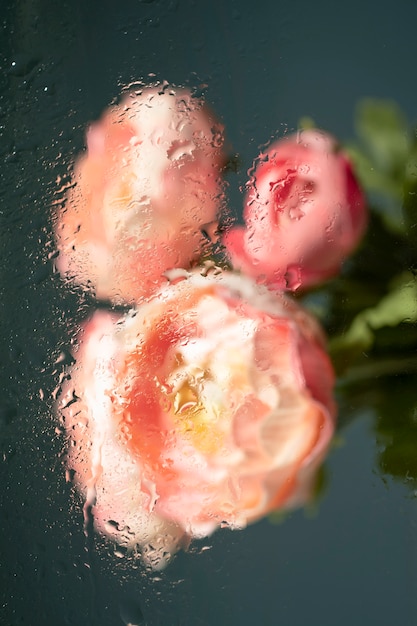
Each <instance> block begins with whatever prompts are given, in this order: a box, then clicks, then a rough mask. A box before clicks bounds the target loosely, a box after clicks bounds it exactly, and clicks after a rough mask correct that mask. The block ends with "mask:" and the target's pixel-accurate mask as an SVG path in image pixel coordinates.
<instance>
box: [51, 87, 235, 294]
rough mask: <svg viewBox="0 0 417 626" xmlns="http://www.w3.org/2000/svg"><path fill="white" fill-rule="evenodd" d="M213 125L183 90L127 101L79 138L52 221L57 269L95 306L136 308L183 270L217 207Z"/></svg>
mask: <svg viewBox="0 0 417 626" xmlns="http://www.w3.org/2000/svg"><path fill="white" fill-rule="evenodd" d="M222 142H223V134H222V127H221V125H220V124H219V123H218V122H217V121H216V120H215V119H214V117H213V115H212V114H211V113H210V111H209V110H208V108H207V107H206V106H204V105H203V103H202V102H201V101H199V100H197V99H195V98H193V97H191V94H190V92H189V91H188V90H186V89H175V90H171V91H166V90H165V91H158V89H156V88H146V89H144V90H143V92H142V93H141V94H140V95H136V94H134V93H129V94H127V95H125V96H124V98H123V99H122V101H121V103H120V104H119V105H117V106H112V107H110V108H109V109H108V110H107V111H105V113H104V114H103V116H102V118H101V119H100V120H99V121H98V122H95V123H93V124H91V126H90V127H89V129H88V131H87V151H86V153H85V154H84V155H83V156H81V157H80V158H79V159H78V160H77V161H76V164H75V168H74V179H73V183H74V184H73V185H72V187H71V190H70V193H69V194H68V196H67V198H66V201H65V203H64V205H63V207H62V208H61V209H60V211H59V212H58V214H57V219H56V228H55V230H56V238H57V244H58V249H59V251H60V254H59V257H58V261H57V266H58V269H59V271H60V272H61V274H62V275H66V276H68V277H70V278H72V279H74V280H75V281H76V282H77V283H79V284H81V285H84V286H86V285H88V286H89V287H92V288H93V289H94V291H95V294H96V296H97V297H98V298H100V299H105V300H111V301H114V302H117V303H123V302H134V301H137V300H138V299H139V298H141V297H142V296H148V295H149V294H150V293H152V292H153V291H155V289H157V288H158V286H159V285H160V284H161V283H162V282H163V281H164V272H165V271H166V270H167V269H170V268H174V267H189V266H190V263H191V262H192V261H193V259H194V258H196V257H199V256H200V254H201V253H202V250H203V245H204V243H205V241H206V239H205V237H204V236H203V234H202V230H204V229H205V228H207V229H208V230H213V222H214V221H215V220H216V219H217V217H218V212H219V207H220V204H221V201H222V193H221V183H220V174H221V170H222V166H223V160H224V157H223V154H222Z"/></svg>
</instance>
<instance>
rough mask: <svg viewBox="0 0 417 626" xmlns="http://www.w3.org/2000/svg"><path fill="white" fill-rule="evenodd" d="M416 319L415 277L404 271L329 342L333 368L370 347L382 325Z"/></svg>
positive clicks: (409, 321)
mask: <svg viewBox="0 0 417 626" xmlns="http://www.w3.org/2000/svg"><path fill="white" fill-rule="evenodd" d="M404 322H406V323H415V322H417V280H416V278H415V277H414V276H413V275H412V274H410V273H405V274H403V275H402V276H400V277H399V278H397V280H396V281H395V283H394V284H393V285H392V288H391V291H390V292H389V293H388V294H387V295H386V296H385V297H383V298H382V299H381V300H380V301H379V303H378V304H377V305H376V306H374V307H370V308H367V309H365V310H364V311H361V312H360V313H359V314H358V315H356V317H355V318H354V320H353V322H352V323H351V325H350V327H349V329H348V330H347V332H346V333H344V334H343V335H340V336H339V337H335V338H334V339H332V340H331V341H330V344H329V349H330V353H331V356H332V358H333V359H334V362H335V365H336V368H337V369H338V370H339V371H340V370H341V369H342V367H343V366H344V368H346V367H347V366H348V365H349V364H350V363H351V362H352V361H353V360H354V359H355V358H357V357H358V356H359V354H360V353H362V352H365V351H367V350H370V349H371V348H372V346H373V344H374V341H375V337H376V333H377V331H378V330H381V329H383V328H384V327H387V326H390V327H396V326H399V325H400V324H403V323H404Z"/></svg>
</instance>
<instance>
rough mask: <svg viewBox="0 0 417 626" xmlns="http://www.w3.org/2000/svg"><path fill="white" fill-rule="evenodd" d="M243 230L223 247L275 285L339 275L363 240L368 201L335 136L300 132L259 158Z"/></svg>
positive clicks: (251, 272) (237, 262) (236, 261)
mask: <svg viewBox="0 0 417 626" xmlns="http://www.w3.org/2000/svg"><path fill="white" fill-rule="evenodd" d="M244 219H245V222H246V228H244V227H235V228H232V229H231V230H230V232H229V233H228V234H227V236H226V237H225V245H226V248H227V251H228V253H229V255H230V258H231V261H232V263H233V265H234V267H235V268H237V269H241V270H242V271H244V272H246V273H247V274H248V275H250V276H252V277H254V278H256V279H257V280H258V281H260V282H264V283H266V284H267V285H269V286H270V287H272V288H289V289H296V288H297V287H299V286H302V287H308V286H310V285H314V284H316V283H319V282H321V281H323V280H325V279H327V278H329V277H331V276H333V275H335V274H336V273H337V272H338V271H339V270H340V266H341V264H342V262H343V261H344V260H345V259H346V257H347V256H348V255H349V254H350V253H351V252H352V251H353V249H354V248H355V247H356V245H357V244H358V242H359V239H360V237H361V236H362V234H363V232H364V230H365V226H366V222H367V214H366V207H365V198H364V195H363V194H362V191H361V189H360V188H359V185H358V183H357V181H356V179H355V177H354V174H353V171H352V167H351V164H350V162H349V160H348V158H347V157H346V155H345V154H343V152H341V151H340V150H339V149H338V146H337V144H336V141H335V139H333V138H332V137H331V136H330V135H327V134H326V133H324V132H321V131H318V130H308V131H301V132H299V133H297V134H295V135H291V136H289V137H287V138H285V139H282V140H280V141H277V142H276V143H274V144H272V145H271V146H270V148H269V149H268V150H267V152H266V153H265V154H262V155H261V156H260V157H259V162H258V165H257V167H256V168H255V171H254V176H253V179H252V180H251V181H250V183H249V185H248V191H247V195H246V200H245V207H244Z"/></svg>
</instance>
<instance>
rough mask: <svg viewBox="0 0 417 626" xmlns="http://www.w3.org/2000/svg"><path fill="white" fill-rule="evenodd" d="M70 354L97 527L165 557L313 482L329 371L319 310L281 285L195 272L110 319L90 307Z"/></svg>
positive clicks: (326, 424) (78, 466) (82, 483)
mask: <svg viewBox="0 0 417 626" xmlns="http://www.w3.org/2000/svg"><path fill="white" fill-rule="evenodd" d="M76 358H77V365H76V367H75V368H74V370H73V372H72V373H71V381H70V383H68V388H67V390H66V392H65V394H64V397H66V398H67V399H68V398H69V399H70V400H71V401H70V402H69V406H68V409H66V423H67V428H68V432H69V433H70V434H71V437H72V438H73V445H72V446H71V447H70V452H69V463H70V467H72V468H73V469H75V471H76V478H75V479H76V482H77V484H78V485H79V487H80V489H82V490H84V491H85V490H86V491H87V495H88V501H90V503H91V504H94V507H93V516H94V520H95V525H96V528H97V529H98V530H99V531H100V532H102V533H104V534H107V535H111V536H112V537H114V538H115V539H116V541H119V542H127V543H139V544H140V545H141V546H142V548H143V549H144V550H145V553H146V554H148V556H149V554H150V546H152V547H153V548H152V551H151V552H152V559H153V562H154V563H161V562H163V558H162V556H161V554H169V552H172V551H173V550H174V549H175V548H176V546H177V545H178V543H179V542H180V540H181V538H182V537H184V536H186V535H188V536H191V537H202V536H206V535H209V534H210V533H211V532H213V531H214V530H215V529H216V528H217V527H218V526H219V525H220V524H223V523H226V524H228V525H230V526H231V527H243V526H245V525H246V524H247V523H249V522H252V521H255V520H257V519H259V518H260V517H262V516H263V515H265V514H266V513H268V512H269V511H271V510H273V509H276V508H289V507H293V506H296V505H299V504H302V503H304V502H305V501H306V499H307V498H308V497H309V496H310V495H311V492H312V485H313V483H314V478H315V473H316V470H317V468H318V466H319V464H320V463H321V461H322V460H323V458H324V455H325V454H326V451H327V448H328V445H329V441H330V439H331V436H332V433H333V429H334V403H333V400H332V387H333V382H334V376H333V370H332V367H331V364H330V361H329V358H328V356H327V354H326V352H325V349H324V345H323V336H322V333H321V330H320V328H319V326H318V324H317V323H316V322H315V320H314V319H313V318H312V317H311V316H310V315H309V314H308V313H307V312H306V311H304V310H303V309H301V308H300V307H299V306H298V305H296V304H295V303H294V302H292V301H291V300H289V299H288V298H286V297H285V296H283V295H279V294H272V293H271V292H268V290H267V289H266V288H264V287H261V286H257V285H255V284H254V283H253V282H252V281H251V280H249V279H246V278H244V277H242V276H238V275H234V274H231V273H224V274H223V275H220V276H217V277H213V276H208V277H203V276H201V275H198V274H194V275H191V276H190V277H188V278H187V279H186V280H183V281H182V282H179V283H177V284H176V285H172V286H170V287H167V288H165V289H164V290H162V291H161V292H160V293H159V294H158V295H157V296H155V297H154V298H153V299H152V300H150V301H149V302H148V303H145V304H143V306H142V307H140V308H139V309H137V310H133V312H131V313H130V314H128V315H127V316H126V317H125V318H121V319H120V320H119V321H115V318H114V316H112V315H111V314H109V313H104V312H99V313H96V314H95V316H94V317H93V318H92V320H91V321H90V322H89V323H88V324H87V326H86V328H85V333H84V338H83V341H82V343H81V348H80V351H79V353H78V354H77V355H76ZM74 394H75V395H74ZM74 398H78V399H79V400H78V402H73V400H74ZM87 442H90V443H87ZM155 546H156V547H155ZM158 547H159V548H158ZM158 550H159V551H158Z"/></svg>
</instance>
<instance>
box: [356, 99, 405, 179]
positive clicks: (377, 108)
mask: <svg viewBox="0 0 417 626" xmlns="http://www.w3.org/2000/svg"><path fill="white" fill-rule="evenodd" d="M355 126H356V132H357V134H358V136H359V137H360V139H361V140H362V141H363V143H364V146H365V147H366V149H367V151H368V152H369V155H370V157H371V159H372V161H373V163H374V164H375V166H376V167H377V169H379V170H380V171H381V172H383V173H385V174H388V175H391V176H393V177H400V178H401V176H402V173H403V171H404V166H405V163H406V161H407V157H408V153H409V150H410V147H411V141H410V135H409V127H408V122H407V119H406V117H405V116H404V114H403V112H402V111H401V109H400V108H399V106H398V105H397V104H396V103H395V102H392V101H389V100H374V99H371V98H367V99H364V100H362V101H361V102H360V103H359V104H358V106H357V111H356V122H355Z"/></svg>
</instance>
